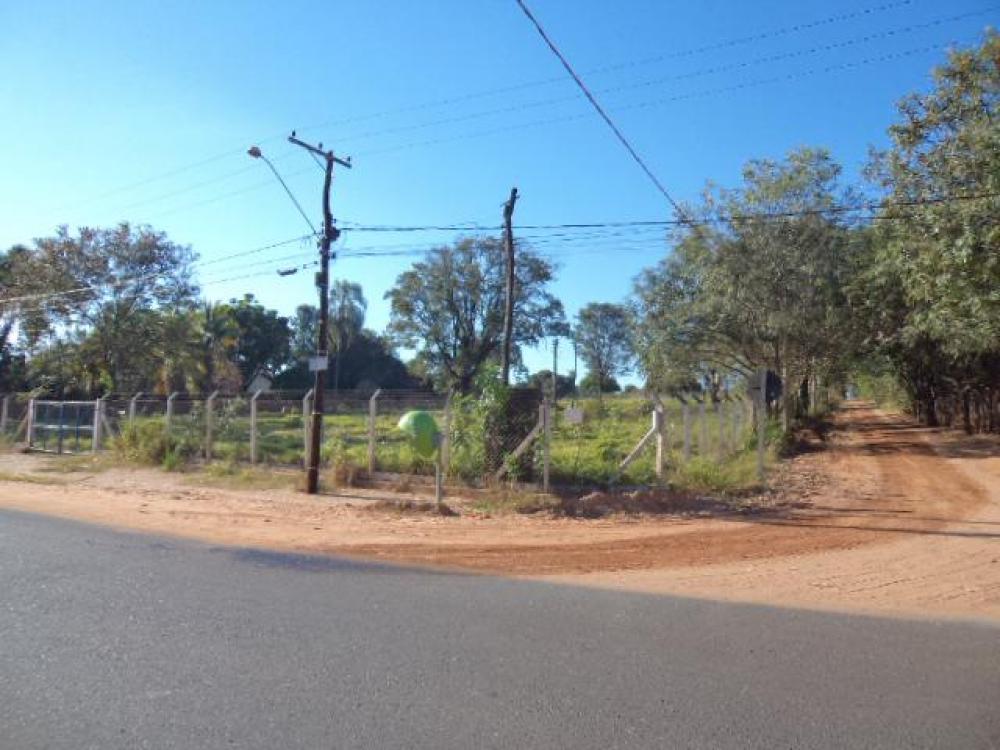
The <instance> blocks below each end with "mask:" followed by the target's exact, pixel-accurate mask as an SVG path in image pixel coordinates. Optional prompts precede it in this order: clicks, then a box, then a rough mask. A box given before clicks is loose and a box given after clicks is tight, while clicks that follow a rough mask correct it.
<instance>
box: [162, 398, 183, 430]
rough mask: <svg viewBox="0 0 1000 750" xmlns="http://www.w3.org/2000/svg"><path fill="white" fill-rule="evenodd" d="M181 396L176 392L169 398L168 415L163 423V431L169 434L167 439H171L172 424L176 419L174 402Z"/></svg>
mask: <svg viewBox="0 0 1000 750" xmlns="http://www.w3.org/2000/svg"><path fill="white" fill-rule="evenodd" d="M179 395H180V394H179V393H177V392H176V391H175V392H174V393H171V394H170V395H169V396H167V413H166V416H165V418H164V422H163V431H164V432H165V433H167V438H169V437H170V422H171V421H173V418H174V401H175V400H176V399H177V397H178V396H179Z"/></svg>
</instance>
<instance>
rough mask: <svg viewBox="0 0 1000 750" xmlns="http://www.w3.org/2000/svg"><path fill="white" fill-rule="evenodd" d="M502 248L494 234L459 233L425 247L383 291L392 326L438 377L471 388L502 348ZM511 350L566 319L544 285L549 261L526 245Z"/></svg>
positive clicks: (518, 269)
mask: <svg viewBox="0 0 1000 750" xmlns="http://www.w3.org/2000/svg"><path fill="white" fill-rule="evenodd" d="M504 263H505V261H504V253H503V247H502V244H501V243H500V241H499V240H496V239H493V238H476V239H464V240H461V241H459V242H457V243H456V244H455V245H454V246H452V247H439V248H434V249H433V250H430V251H429V252H428V253H427V256H426V257H425V258H424V260H422V261H420V262H419V263H416V264H414V266H413V268H412V269H411V270H409V271H406V272H405V273H403V274H401V275H400V276H399V277H398V278H397V279H396V285H395V287H393V288H392V289H391V290H389V291H388V292H387V293H386V298H387V299H388V300H389V301H390V303H391V306H392V317H391V320H390V323H389V331H390V333H391V334H392V335H393V337H394V340H395V341H396V342H397V343H398V344H399V345H401V346H405V347H408V348H413V349H416V350H418V352H419V354H420V356H421V359H422V360H423V361H424V362H425V364H426V365H427V366H428V368H429V369H430V371H431V372H433V373H434V374H435V376H436V378H437V379H439V380H441V381H443V382H444V383H446V384H448V385H450V386H453V387H456V388H458V389H459V390H460V391H461V392H462V393H468V392H469V391H470V390H471V388H472V386H473V383H474V381H475V379H476V376H477V375H478V374H479V373H480V372H481V371H482V368H483V366H484V365H485V364H486V363H487V362H489V361H491V360H492V359H495V358H496V357H497V356H498V353H499V347H500V343H501V342H500V339H501V335H502V332H503V303H504V267H505V266H504ZM515 268H516V284H515V296H514V335H513V340H514V343H515V348H518V347H520V346H531V345H534V344H536V343H538V342H539V341H540V340H541V339H542V338H543V337H544V336H546V335H548V334H549V332H550V331H551V330H552V329H553V327H554V326H556V325H558V324H559V323H561V322H563V320H564V315H563V308H562V303H561V302H559V300H557V299H556V298H555V297H553V296H552V295H551V294H550V293H549V292H548V291H547V286H548V284H549V282H551V281H552V279H553V269H552V266H551V265H550V264H549V263H548V262H547V261H546V260H544V259H543V258H541V257H540V256H538V255H537V254H536V253H534V252H532V251H531V250H529V249H527V248H523V247H522V248H519V249H518V253H517V265H516V266H515Z"/></svg>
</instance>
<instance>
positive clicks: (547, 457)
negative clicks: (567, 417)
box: [541, 400, 552, 492]
mask: <svg viewBox="0 0 1000 750" xmlns="http://www.w3.org/2000/svg"><path fill="white" fill-rule="evenodd" d="M541 409H542V432H543V434H542V492H548V491H549V469H550V468H551V460H552V456H551V452H550V449H551V443H552V413H551V410H550V407H549V402H548V400H545V401H542V406H541Z"/></svg>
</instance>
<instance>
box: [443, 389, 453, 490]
mask: <svg viewBox="0 0 1000 750" xmlns="http://www.w3.org/2000/svg"><path fill="white" fill-rule="evenodd" d="M452 396H454V392H453V391H451V390H449V391H448V397H447V398H446V399H445V400H444V437H443V438H442V439H441V470H442V471H444V473H445V476H447V475H448V472H449V471H451V399H452Z"/></svg>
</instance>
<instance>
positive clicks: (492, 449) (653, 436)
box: [0, 388, 755, 488]
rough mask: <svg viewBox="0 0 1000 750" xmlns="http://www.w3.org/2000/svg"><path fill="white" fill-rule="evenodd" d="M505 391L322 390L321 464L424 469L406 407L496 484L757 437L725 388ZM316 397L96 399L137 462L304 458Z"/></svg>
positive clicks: (643, 463)
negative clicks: (701, 392)
mask: <svg viewBox="0 0 1000 750" xmlns="http://www.w3.org/2000/svg"><path fill="white" fill-rule="evenodd" d="M506 398H507V401H506V402H505V403H503V404H500V405H498V404H496V403H490V402H489V397H473V396H460V395H449V394H442V393H432V392H428V391H417V390H406V391H384V390H378V391H375V392H374V393H373V392H357V391H341V392H327V393H326V394H325V397H324V410H323V411H324V414H323V439H322V441H321V446H322V447H321V461H322V464H323V470H324V472H327V473H328V474H327V475H328V476H330V475H329V472H333V475H332V477H331V478H333V479H334V480H335V481H337V482H338V483H341V482H345V481H346V482H350V481H354V480H355V479H357V478H362V477H369V478H374V479H385V478H388V477H390V476H391V475H402V476H422V477H428V478H429V477H432V476H433V475H434V464H435V457H425V456H421V455H419V454H418V453H417V452H416V451H415V450H414V449H413V448H412V447H411V445H410V443H409V441H408V440H407V437H406V436H405V435H404V433H403V432H402V431H401V430H400V429H399V428H398V423H399V420H400V418H401V417H402V416H403V415H404V414H406V413H407V412H409V411H413V410H421V411H426V412H429V413H430V414H431V415H432V416H433V417H434V419H435V421H436V422H437V424H438V427H439V429H440V432H441V437H442V439H441V442H440V446H439V453H438V456H437V458H439V460H440V462H441V466H442V470H443V474H444V476H445V477H446V478H447V479H448V480H449V481H451V482H453V483H454V482H458V483H464V484H468V485H472V486H482V485H485V484H493V483H496V482H501V481H502V482H507V481H513V482H519V483H535V484H538V485H541V486H543V487H549V486H555V487H570V488H586V487H604V486H608V485H612V484H616V485H620V486H646V485H653V484H663V483H670V482H673V481H675V480H676V479H677V478H678V477H681V476H683V475H684V474H685V472H691V471H702V472H705V471H709V470H710V469H711V467H713V466H715V467H718V466H722V465H726V464H727V463H730V462H732V461H733V460H734V458H735V457H739V456H745V455H747V454H752V453H753V451H754V447H755V440H754V434H755V430H754V426H755V425H754V416H753V415H754V409H753V408H752V405H751V402H750V400H749V399H748V398H742V397H736V396H733V395H729V396H725V397H724V398H723V399H722V400H721V401H718V402H711V401H705V402H694V401H692V402H688V403H682V402H680V401H677V400H660V399H659V398H656V397H655V396H654V397H652V398H647V397H645V396H643V395H641V394H638V393H636V394H616V395H611V396H605V397H603V398H597V397H593V398H579V399H573V398H568V399H563V400H561V401H560V402H558V403H557V404H555V405H552V404H548V403H544V402H543V401H542V398H541V393H540V392H539V391H538V390H535V389H527V388H524V389H512V391H511V392H510V393H509V394H508V396H506ZM3 403H6V408H7V419H6V421H5V422H3V430H2V432H0V434H2V435H3V436H4V437H5V438H6V439H7V440H8V441H13V440H26V435H25V429H24V424H25V422H30V419H29V416H30V408H29V405H30V403H31V402H30V399H29V397H27V396H24V395H10V396H8V397H6V398H5V399H4V401H3ZM39 403H41V402H39ZM44 403H45V404H46V405H45V406H44V407H43V408H44V409H45V410H48V411H46V412H45V414H42V415H40V417H41V422H39V421H38V420H36V425H41V424H42V423H45V424H51V422H52V420H51V419H50V417H51V416H52V414H51V410H52V409H53V408H58V407H56V406H53V404H57V403H58V402H44ZM67 403H70V402H67ZM80 403H83V404H89V405H91V406H90V411H89V417H88V419H89V420H90V423H91V424H93V415H94V411H93V409H94V407H93V404H94V403H97V402H80ZM312 404H313V400H312V392H311V391H310V392H309V393H307V394H302V393H282V392H262V393H259V394H257V395H238V396H232V395H218V394H215V395H210V396H193V395H189V394H173V395H170V396H164V395H150V394H142V393H140V394H112V395H110V396H108V397H106V398H104V399H101V401H100V406H99V407H98V408H99V422H100V433H101V434H100V436H99V438H100V439H99V441H98V442H99V445H100V447H101V448H104V449H108V448H114V449H116V450H118V451H119V452H121V453H123V454H124V455H125V456H126V457H130V458H135V459H138V460H140V461H143V462H146V463H160V462H166V461H225V462H232V463H245V464H268V465H281V466H303V465H304V463H305V456H306V452H307V445H308V438H309V430H310V421H311V420H310V418H309V416H310V412H311V409H312ZM38 408H40V407H38V406H37V405H36V410H37V409H38ZM66 408H70V407H68V406H67V407H64V410H65V409H66ZM74 408H75V407H74ZM80 408H82V407H80ZM81 414H82V412H81ZM497 415H500V416H497ZM81 419H82V417H81ZM51 432H52V430H51V429H48V428H43V427H40V426H39V429H37V430H35V432H34V444H33V446H32V447H34V448H38V449H42V450H48V449H49V448H50V444H51V434H50V433H51ZM70 432H72V437H73V439H74V442H73V446H74V449H75V450H84V449H88V450H89V447H87V446H89V445H90V443H89V442H88V441H89V440H90V439H91V436H90V435H88V434H87V429H86V428H85V427H84V428H81V429H80V430H77V429H76V427H75V423H74V425H72V430H68V427H67V428H66V429H64V431H63V437H64V438H65V437H66V435H67V434H70ZM77 433H79V435H78V434H77ZM85 443H86V446H85Z"/></svg>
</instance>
